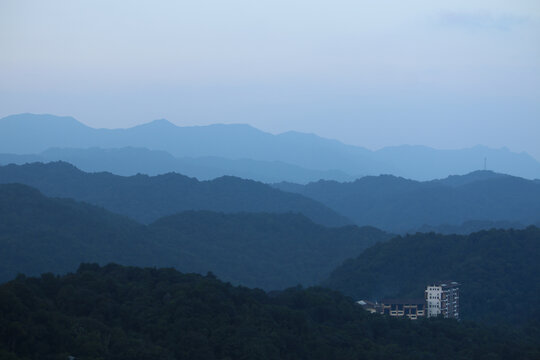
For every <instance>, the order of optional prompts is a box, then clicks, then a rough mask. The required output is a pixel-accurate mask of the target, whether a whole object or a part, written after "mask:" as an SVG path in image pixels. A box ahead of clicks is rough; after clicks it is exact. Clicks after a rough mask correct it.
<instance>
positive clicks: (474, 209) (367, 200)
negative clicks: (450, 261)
mask: <svg viewBox="0 0 540 360" xmlns="http://www.w3.org/2000/svg"><path fill="white" fill-rule="evenodd" d="M275 186H276V187H277V188H279V189H281V190H284V191H290V192H294V193H299V194H302V195H305V196H307V197H310V198H312V199H314V200H317V201H319V202H321V203H323V204H326V205H327V206H328V207H330V208H331V209H334V210H335V211H337V212H339V213H340V214H343V215H345V216H347V217H348V218H350V219H352V220H353V221H355V223H356V224H358V225H363V224H369V225H371V226H375V227H378V228H381V229H385V230H387V231H392V232H398V233H403V232H410V231H412V232H414V231H416V230H417V229H419V228H421V227H424V229H425V228H434V227H435V228H436V227H437V226H440V225H445V226H447V227H448V226H449V225H452V226H456V225H461V224H463V223H465V222H468V221H472V220H475V221H483V222H487V225H488V226H489V224H490V223H491V222H505V223H507V224H508V223H520V224H523V225H530V224H534V223H536V222H537V221H538V220H539V219H540V184H539V183H538V182H536V181H532V180H526V179H522V178H518V177H514V176H508V175H502V174H496V173H493V172H489V171H479V172H474V173H471V174H468V175H465V176H459V177H458V176H451V177H449V178H447V179H443V180H435V181H426V182H419V181H413V180H407V179H404V178H399V177H395V176H390V175H384V176H367V177H363V178H361V179H358V180H356V181H354V182H347V183H339V182H336V181H319V182H315V183H310V184H308V185H298V184H290V183H282V184H276V185H275Z"/></svg>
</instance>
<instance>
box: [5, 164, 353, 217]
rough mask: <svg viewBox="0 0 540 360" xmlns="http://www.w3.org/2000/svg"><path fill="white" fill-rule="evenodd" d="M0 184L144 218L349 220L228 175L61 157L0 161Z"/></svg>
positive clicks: (314, 203)
mask: <svg viewBox="0 0 540 360" xmlns="http://www.w3.org/2000/svg"><path fill="white" fill-rule="evenodd" d="M0 183H4V184H5V183H21V184H26V185H28V186H32V187H35V188H37V189H38V190H40V191H41V192H43V193H44V194H45V195H47V196H54V197H65V198H72V199H75V200H79V201H85V202H87V203H90V204H94V205H98V206H102V207H104V208H106V209H107V210H109V211H112V212H115V213H118V214H122V215H126V216H129V217H131V218H133V219H135V220H137V221H140V222H143V223H150V222H152V221H154V220H157V219H158V218H160V217H162V216H167V215H172V214H175V213H178V212H181V211H187V210H209V211H219V212H226V213H234V212H271V213H288V212H294V213H302V214H304V215H305V216H307V217H308V218H310V219H311V220H313V221H314V222H316V223H319V224H322V225H326V226H342V225H347V224H351V221H350V220H348V219H346V218H345V217H343V216H341V215H339V214H337V213H336V212H335V211H333V210H330V209H329V208H328V207H326V206H325V205H323V204H321V203H319V202H317V201H315V200H312V199H309V198H306V197H305V196H302V195H299V194H291V193H289V192H283V191H280V190H278V189H275V188H272V187H271V186H269V185H266V184H263V183H260V182H256V181H251V180H244V179H240V178H236V177H232V176H225V177H221V178H218V179H215V180H212V181H198V180H197V179H194V178H189V177H187V176H183V175H180V174H176V173H169V174H164V175H159V176H147V175H135V176H129V177H124V176H118V175H113V174H111V173H105V172H103V173H86V172H83V171H80V170H79V169H77V168H76V167H74V166H73V165H70V164H68V163H64V162H56V163H48V164H41V163H33V164H26V165H7V166H0Z"/></svg>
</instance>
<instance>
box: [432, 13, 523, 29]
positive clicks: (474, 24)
mask: <svg viewBox="0 0 540 360" xmlns="http://www.w3.org/2000/svg"><path fill="white" fill-rule="evenodd" d="M439 21H440V23H441V24H442V25H443V26H447V27H456V28H465V29H469V30H476V29H488V30H499V31H511V30H512V29H514V28H515V27H517V26H520V25H523V24H525V23H526V22H528V21H529V19H528V18H527V17H522V16H515V15H511V14H501V15H497V16H495V15H493V14H492V13H491V12H489V11H477V12H470V13H466V12H454V11H444V12H442V13H441V14H440V17H439Z"/></svg>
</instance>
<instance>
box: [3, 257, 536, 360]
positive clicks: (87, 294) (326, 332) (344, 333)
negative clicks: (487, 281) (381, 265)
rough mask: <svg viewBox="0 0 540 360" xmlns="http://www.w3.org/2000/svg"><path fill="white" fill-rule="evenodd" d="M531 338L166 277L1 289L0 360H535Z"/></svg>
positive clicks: (301, 295) (121, 271) (317, 291)
mask: <svg viewBox="0 0 540 360" xmlns="http://www.w3.org/2000/svg"><path fill="white" fill-rule="evenodd" d="M534 336H535V334H532V333H531V331H528V332H517V331H514V330H508V329H504V328H499V329H495V328H487V327H484V326H480V325H476V324H473V323H467V322H462V323H458V322H456V321H452V320H444V319H434V320H433V319H430V320H420V321H409V320H404V319H393V318H387V317H383V316H381V315H372V314H369V313H367V312H365V311H364V310H362V308H361V307H359V306H358V305H356V304H354V302H353V301H352V300H350V299H348V298H346V297H344V296H342V295H340V294H339V293H337V292H334V291H330V290H325V289H322V288H309V289H302V288H291V289H288V290H285V291H282V292H277V293H272V294H271V295H269V294H266V293H264V292H263V291H261V290H251V289H248V288H244V287H234V286H232V285H230V284H227V283H223V282H221V281H219V280H217V279H216V278H215V277H214V276H213V275H211V274H208V275H207V276H200V275H193V274H191V275H190V274H181V273H179V272H177V271H175V270H172V269H159V270H158V269H155V268H154V269H153V268H147V269H141V268H127V267H122V266H119V265H108V266H105V267H99V266H98V265H95V264H84V265H81V267H80V268H79V270H78V271H77V272H76V273H75V274H69V275H65V276H61V277H58V276H54V275H52V274H44V275H42V276H41V277H39V278H26V277H25V276H22V275H20V276H18V277H17V278H16V279H15V280H13V281H10V282H9V283H7V284H3V285H1V286H0V357H1V358H2V359H12V360H23V359H67V358H68V357H69V356H74V357H75V358H76V359H86V360H91V359H117V360H121V359H158V358H160V359H190V360H196V359H205V360H211V359H257V360H261V359H263V360H264V359H325V360H326V359H344V360H346V359H359V358H361V359H398V360H399V359H452V360H454V359H486V360H487V359H490V360H491V359H509V360H510V359H512V360H514V359H518V358H519V359H537V358H539V357H540V349H539V346H538V342H537V341H535V338H534Z"/></svg>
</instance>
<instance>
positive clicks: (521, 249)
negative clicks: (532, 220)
mask: <svg viewBox="0 0 540 360" xmlns="http://www.w3.org/2000/svg"><path fill="white" fill-rule="evenodd" d="M439 280H455V281H458V282H460V283H461V287H460V291H461V295H460V306H461V316H462V318H464V319H471V320H481V321H486V322H492V323H495V322H506V323H509V324H523V323H526V322H527V321H533V322H535V323H536V324H539V323H540V297H539V296H538V294H540V229H539V228H536V227H529V228H527V229H525V230H491V231H481V232H478V233H473V234H471V235H468V236H458V235H438V234H434V233H430V234H420V233H419V234H416V235H411V236H405V237H397V238H394V239H392V240H391V241H388V242H385V243H379V244H376V245H374V246H373V247H371V248H369V249H367V250H366V251H364V252H363V253H362V254H361V255H360V256H358V257H357V258H356V259H351V260H347V261H346V262H345V263H344V264H343V265H342V266H341V267H339V268H337V269H336V270H335V271H334V272H333V273H332V275H331V276H330V278H329V279H328V280H326V281H325V282H324V285H325V286H328V287H330V288H332V289H336V290H339V291H341V292H343V293H344V294H347V295H350V296H353V297H354V298H358V299H371V300H375V299H381V298H384V297H422V296H423V291H424V289H425V287H426V285H427V284H429V283H433V282H436V281H439Z"/></svg>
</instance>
